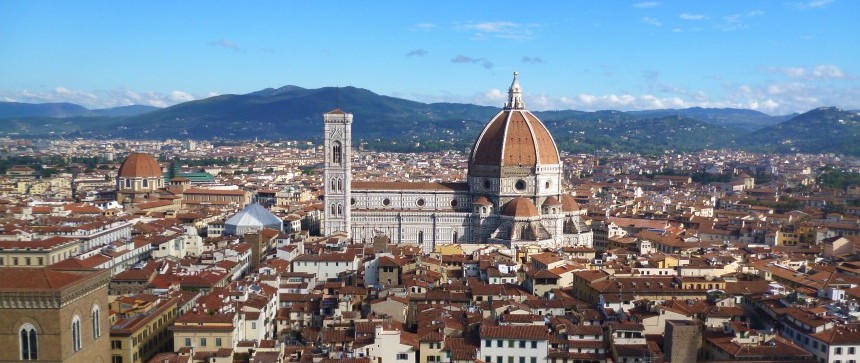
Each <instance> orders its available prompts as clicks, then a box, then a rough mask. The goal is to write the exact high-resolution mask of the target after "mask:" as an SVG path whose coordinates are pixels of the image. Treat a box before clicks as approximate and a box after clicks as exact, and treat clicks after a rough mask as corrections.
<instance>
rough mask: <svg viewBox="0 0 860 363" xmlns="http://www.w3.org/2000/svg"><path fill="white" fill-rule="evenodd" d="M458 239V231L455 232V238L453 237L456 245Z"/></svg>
mask: <svg viewBox="0 0 860 363" xmlns="http://www.w3.org/2000/svg"><path fill="white" fill-rule="evenodd" d="M457 237H458V235H457V231H454V236H453V241H454V243H457Z"/></svg>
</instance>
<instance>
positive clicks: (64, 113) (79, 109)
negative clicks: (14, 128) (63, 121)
mask: <svg viewBox="0 0 860 363" xmlns="http://www.w3.org/2000/svg"><path fill="white" fill-rule="evenodd" d="M76 116H95V114H94V113H93V112H92V111H90V110H88V109H87V108H86V107H84V106H81V105H76V104H73V103H21V102H0V119H2V118H10V117H55V118H62V117H76Z"/></svg>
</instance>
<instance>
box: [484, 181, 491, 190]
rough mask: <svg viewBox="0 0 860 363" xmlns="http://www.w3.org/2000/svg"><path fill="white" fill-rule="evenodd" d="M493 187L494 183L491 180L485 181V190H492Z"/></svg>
mask: <svg viewBox="0 0 860 363" xmlns="http://www.w3.org/2000/svg"><path fill="white" fill-rule="evenodd" d="M492 186H493V182H491V181H490V179H484V189H490V187H492Z"/></svg>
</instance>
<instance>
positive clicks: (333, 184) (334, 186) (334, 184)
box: [331, 178, 337, 191]
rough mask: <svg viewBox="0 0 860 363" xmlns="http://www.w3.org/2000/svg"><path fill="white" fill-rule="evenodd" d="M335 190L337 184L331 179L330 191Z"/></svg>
mask: <svg viewBox="0 0 860 363" xmlns="http://www.w3.org/2000/svg"><path fill="white" fill-rule="evenodd" d="M335 190H337V182H336V181H335V180H334V178H332V179H331V191H335Z"/></svg>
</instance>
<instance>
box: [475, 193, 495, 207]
mask: <svg viewBox="0 0 860 363" xmlns="http://www.w3.org/2000/svg"><path fill="white" fill-rule="evenodd" d="M472 204H476V205H493V203H492V202H490V200H489V199H487V196H485V195H482V196H480V197H478V198H477V199H475V201H474V202H472Z"/></svg>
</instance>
